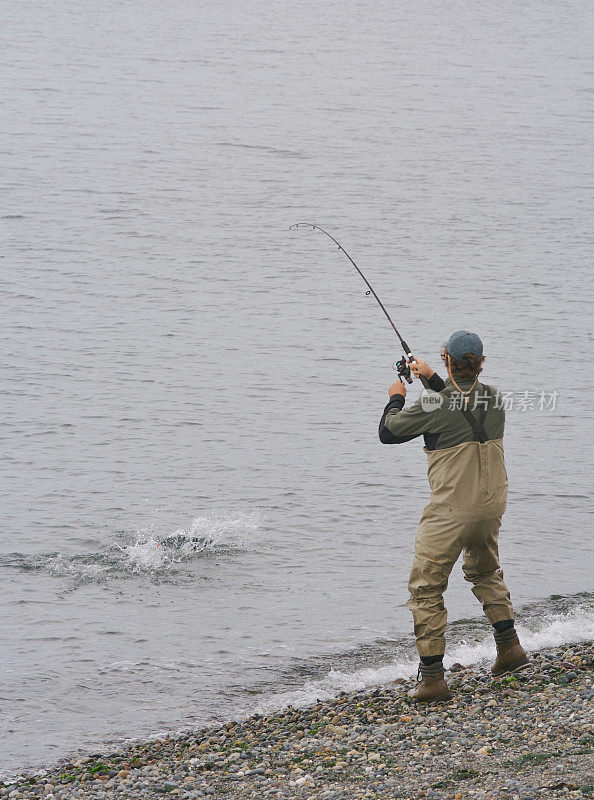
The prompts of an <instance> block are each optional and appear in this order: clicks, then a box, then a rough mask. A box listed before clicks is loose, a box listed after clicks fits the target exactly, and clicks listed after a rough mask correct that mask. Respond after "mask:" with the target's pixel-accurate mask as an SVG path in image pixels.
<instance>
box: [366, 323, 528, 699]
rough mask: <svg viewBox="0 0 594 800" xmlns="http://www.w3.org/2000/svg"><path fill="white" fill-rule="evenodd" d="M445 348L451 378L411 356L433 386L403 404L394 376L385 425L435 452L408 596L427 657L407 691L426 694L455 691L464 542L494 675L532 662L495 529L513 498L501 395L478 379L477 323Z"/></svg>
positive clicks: (400, 438)
mask: <svg viewBox="0 0 594 800" xmlns="http://www.w3.org/2000/svg"><path fill="white" fill-rule="evenodd" d="M442 358H443V360H444V362H445V365H446V368H447V372H448V376H449V377H448V379H447V380H446V382H445V383H444V381H443V380H442V379H441V378H440V377H439V376H438V375H437V374H436V373H435V372H434V371H433V370H432V369H431V367H430V366H429V365H428V364H427V363H426V362H425V361H421V360H420V359H417V360H416V361H413V362H411V364H410V367H411V370H412V372H413V373H414V375H415V376H416V377H423V378H425V379H426V384H427V386H428V388H429V389H431V390H432V392H431V393H430V394H428V395H426V396H424V397H421V398H420V400H418V401H417V402H416V403H415V404H414V405H413V406H412V408H410V409H409V410H407V411H403V410H402V409H403V407H404V403H405V396H406V388H405V386H404V384H403V383H402V381H396V383H394V384H392V386H391V387H390V390H389V395H390V401H389V402H388V405H387V406H386V408H385V409H384V413H383V416H382V418H381V422H380V426H379V437H380V441H381V442H382V443H384V444H401V443H402V442H408V441H410V440H411V439H414V438H416V437H417V436H420V435H421V434H422V435H423V437H424V440H425V448H424V449H425V452H426V453H427V457H428V460H429V465H428V477H429V485H430V487H431V498H430V501H429V504H428V505H427V506H426V508H425V509H424V511H423V516H422V518H421V522H420V524H419V528H418V531H417V536H416V540H415V556H414V561H413V566H412V571H411V574H410V581H409V585H408V588H409V590H410V599H409V601H408V602H407V606H408V607H409V608H410V609H411V611H412V613H413V620H414V629H415V636H416V640H417V649H418V651H419V656H420V659H421V663H420V664H419V677H420V678H421V680H418V682H417V686H416V688H415V689H414V690H412V691H411V692H410V693H409V694H410V696H411V697H413V698H414V699H415V700H418V701H421V702H429V701H434V700H448V699H449V698H450V693H449V690H448V687H447V684H446V682H445V680H444V670H443V655H444V650H445V637H444V634H445V629H446V620H447V612H446V609H445V606H444V602H443V593H444V591H445V589H446V587H447V584H448V578H449V576H450V572H451V571H452V567H453V566H454V564H455V563H456V561H457V559H458V556H459V555H460V553H461V552H463V553H464V562H463V566H462V569H463V571H464V576H465V579H466V580H467V581H470V582H471V583H472V584H473V589H472V591H473V593H474V594H475V596H476V597H477V598H478V599H479V600H480V601H481V603H482V605H483V610H484V612H485V614H486V615H487V617H488V619H489V620H490V622H491V623H492V624H493V627H494V629H495V642H496V645H497V659H496V661H495V663H494V664H493V667H492V670H491V671H492V673H493V676H494V677H500V676H502V675H506V674H508V673H510V672H516V671H518V670H520V669H524V668H525V667H527V666H528V664H529V662H528V658H527V657H526V653H525V652H524V649H523V648H522V646H521V645H520V642H519V639H518V636H517V633H516V631H515V628H514V612H513V608H512V604H511V600H510V596H509V592H508V590H507V587H506V585H505V583H504V582H503V573H502V572H501V569H500V567H499V553H498V547H497V538H498V534H499V527H500V525H501V518H502V515H503V512H504V511H505V506H506V501H507V474H506V471H505V463H504V457H503V429H504V425H505V411H504V409H503V406H502V402H501V396H500V395H499V393H498V392H497V390H496V389H494V388H493V387H491V386H487V385H486V384H482V383H479V381H478V376H479V374H480V372H481V370H482V367H483V363H484V360H485V359H484V356H483V343H482V342H481V340H480V338H479V337H478V336H477V335H476V333H470V332H469V331H456V333H453V334H452V335H451V336H450V338H449V339H448V340H447V342H446V343H445V345H444V347H443V351H442Z"/></svg>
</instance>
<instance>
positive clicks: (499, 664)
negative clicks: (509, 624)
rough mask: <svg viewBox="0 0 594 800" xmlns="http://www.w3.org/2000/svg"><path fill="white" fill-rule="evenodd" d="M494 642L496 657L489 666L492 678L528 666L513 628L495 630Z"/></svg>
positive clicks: (526, 657) (528, 663)
mask: <svg viewBox="0 0 594 800" xmlns="http://www.w3.org/2000/svg"><path fill="white" fill-rule="evenodd" d="M495 644H496V645H497V658H496V659H495V663H494V664H493V666H492V667H491V675H493V677H494V678H502V677H503V676H504V675H509V673H510V672H519V671H520V670H522V669H526V667H529V666H530V661H529V660H528V656H527V655H526V652H525V650H524V648H523V647H522V645H521V644H520V640H519V639H518V634H517V633H516V630H515V628H508V630H506V631H501V632H500V633H498V632H497V631H495Z"/></svg>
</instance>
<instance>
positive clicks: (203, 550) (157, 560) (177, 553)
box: [1, 510, 262, 586]
mask: <svg viewBox="0 0 594 800" xmlns="http://www.w3.org/2000/svg"><path fill="white" fill-rule="evenodd" d="M261 526H262V514H261V512H260V511H259V510H258V511H253V512H238V511H230V510H224V511H212V512H209V513H207V514H204V515H201V516H199V517H195V518H194V519H193V520H192V521H191V523H190V524H189V525H188V526H187V527H186V528H178V529H176V530H174V531H173V532H172V533H170V534H168V535H165V536H159V535H157V533H156V532H155V530H154V527H155V523H153V525H152V526H151V527H149V528H146V529H143V530H140V531H137V532H136V533H134V534H121V535H120V536H119V537H118V539H117V540H116V541H114V542H112V543H111V544H109V545H108V546H107V547H106V549H105V550H104V551H103V552H95V553H84V554H74V555H67V554H63V553H42V554H38V555H25V554H23V553H9V554H7V555H5V556H3V557H2V560H1V564H2V566H4V567H9V568H13V569H17V570H20V571H21V572H32V571H33V572H34V571H39V572H45V573H48V574H50V575H52V576H54V577H65V578H69V579H71V580H72V581H73V583H74V585H75V586H79V585H81V584H83V583H89V582H93V581H95V582H96V581H101V580H105V579H107V578H109V577H116V578H118V577H119V578H126V577H131V576H134V575H140V574H144V575H147V576H149V577H150V578H155V579H156V578H161V577H163V576H166V575H167V574H171V573H174V572H179V570H180V569H181V568H182V567H183V565H184V564H186V563H187V564H188V566H190V564H191V562H192V561H194V560H196V559H199V558H201V557H206V556H208V555H211V554H220V555H222V554H233V553H240V552H242V551H245V550H248V549H250V548H251V547H253V545H254V543H255V541H256V538H257V534H258V531H259V530H260V529H261Z"/></svg>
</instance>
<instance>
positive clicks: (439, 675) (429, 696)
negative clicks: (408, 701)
mask: <svg viewBox="0 0 594 800" xmlns="http://www.w3.org/2000/svg"><path fill="white" fill-rule="evenodd" d="M419 677H420V678H421V680H419ZM417 681H418V683H417V685H416V686H415V688H414V689H411V690H410V692H408V696H409V697H412V699H413V700H416V701H417V702H418V703H437V702H441V701H443V700H451V697H452V695H451V694H450V691H449V689H448V685H447V683H446V682H445V680H444V677H443V662H441V661H438V662H437V663H436V664H430V665H427V664H423V663H422V662H421V663H420V664H419V673H418V675H417Z"/></svg>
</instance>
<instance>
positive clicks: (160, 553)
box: [118, 511, 261, 572]
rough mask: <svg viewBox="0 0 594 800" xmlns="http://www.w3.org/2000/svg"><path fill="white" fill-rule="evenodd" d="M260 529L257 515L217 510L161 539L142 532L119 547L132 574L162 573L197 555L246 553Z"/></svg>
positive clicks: (150, 533) (151, 533)
mask: <svg viewBox="0 0 594 800" xmlns="http://www.w3.org/2000/svg"><path fill="white" fill-rule="evenodd" d="M260 527H261V515H260V512H251V513H239V512H229V511H225V512H220V511H218V512H211V513H209V514H205V515H203V516H200V517H195V518H194V519H193V520H192V522H191V524H190V525H189V526H188V528H187V529H186V528H178V529H177V530H176V531H174V532H173V533H171V534H169V535H168V536H165V537H164V538H162V539H160V540H159V539H157V538H156V537H155V535H154V532H153V531H152V530H151V531H148V532H146V531H144V532H141V533H140V534H139V535H138V536H137V538H136V539H135V541H134V542H130V543H129V544H125V545H122V546H120V545H118V547H119V549H120V550H121V552H122V553H123V555H124V556H125V559H126V561H127V564H128V566H129V567H131V568H132V570H133V571H137V572H154V571H159V570H161V571H162V570H167V569H171V568H173V567H175V566H176V565H177V564H181V563H182V562H184V561H188V560H190V559H192V558H195V557H196V556H200V555H205V554H208V553H215V552H227V553H231V552H240V551H242V550H245V549H246V548H247V547H248V546H249V545H250V544H251V543H252V542H253V541H254V536H255V534H256V533H257V531H258V530H259V528H260Z"/></svg>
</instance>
